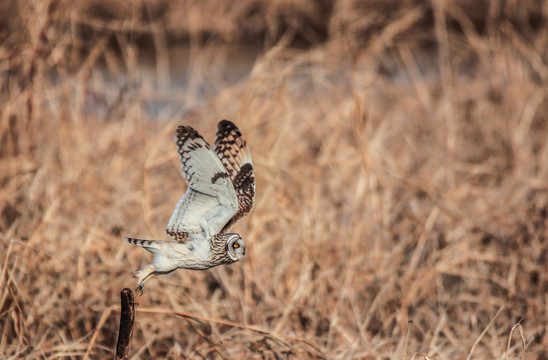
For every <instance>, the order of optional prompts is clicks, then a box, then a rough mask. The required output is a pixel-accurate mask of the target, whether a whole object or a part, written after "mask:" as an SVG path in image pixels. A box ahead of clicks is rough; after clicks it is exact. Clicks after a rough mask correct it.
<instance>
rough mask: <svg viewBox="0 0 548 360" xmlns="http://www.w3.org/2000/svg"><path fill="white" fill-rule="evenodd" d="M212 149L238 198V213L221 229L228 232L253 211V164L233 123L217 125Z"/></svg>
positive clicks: (224, 122)
mask: <svg viewBox="0 0 548 360" xmlns="http://www.w3.org/2000/svg"><path fill="white" fill-rule="evenodd" d="M213 149H214V150H215V153H216V154H217V156H218V157H219V159H220V160H221V162H222V164H223V166H224V168H225V169H226V171H227V172H228V174H229V176H230V180H231V181H232V183H233V185H234V189H235V190H236V194H237V196H238V211H237V212H236V213H235V214H234V216H233V217H232V218H231V219H230V221H229V222H228V223H227V224H226V225H225V226H224V227H223V229H222V232H228V231H229V230H230V228H231V227H232V226H233V225H234V224H236V222H238V220H240V219H241V218H242V217H244V216H245V215H247V214H249V213H250V212H251V210H253V205H254V203H255V175H254V174H253V162H252V161H251V153H250V152H249V149H248V148H247V142H246V141H245V139H244V138H243V136H242V133H241V132H240V130H238V128H237V127H236V125H234V123H233V122H231V121H228V120H222V121H220V122H219V124H218V125H217V133H216V134H215V146H214V148H213Z"/></svg>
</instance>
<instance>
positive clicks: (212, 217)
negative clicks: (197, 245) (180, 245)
mask: <svg viewBox="0 0 548 360" xmlns="http://www.w3.org/2000/svg"><path fill="white" fill-rule="evenodd" d="M175 143H176V144H177V152H178V153H179V158H180V159H181V167H182V170H183V177H184V178H185V180H186V182H187V183H188V189H187V191H186V193H185V194H184V195H183V196H182V197H181V199H180V200H179V202H178V203H177V205H176V206H175V210H174V211H173V214H172V215H171V218H170V219H169V222H168V225H167V227H166V232H167V233H168V234H169V235H171V236H173V237H174V238H175V239H176V240H177V241H180V242H182V241H186V240H187V239H192V238H204V237H203V236H197V235H199V234H202V233H203V232H205V233H206V234H209V235H214V234H217V233H219V232H220V231H221V230H222V229H223V228H224V226H225V225H226V223H227V222H228V221H229V220H230V219H232V218H233V217H234V214H236V212H237V211H238V197H237V195H236V191H235V189H234V185H233V184H232V181H231V179H230V174H229V173H228V172H227V170H226V169H225V167H224V166H223V164H222V163H221V161H220V159H219V158H218V157H217V155H216V154H215V153H214V152H213V151H212V150H211V147H210V146H209V144H208V143H207V142H206V141H205V140H204V138H203V137H202V136H200V134H198V132H197V131H196V130H194V129H193V128H191V127H190V126H179V127H178V128H177V131H176V133H175Z"/></svg>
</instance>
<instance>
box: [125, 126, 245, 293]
mask: <svg viewBox="0 0 548 360" xmlns="http://www.w3.org/2000/svg"><path fill="white" fill-rule="evenodd" d="M175 143H176V145H177V152H178V153H179V158H180V159H181V167H182V170H183V177H184V178H185V180H186V182H187V184H188V188H187V191H186V192H185V194H184V195H183V196H182V197H181V199H180V200H179V202H178V203H177V205H176V206H175V210H174V211H173V214H172V215H171V218H170V219H169V222H168V224H167V227H166V232H167V234H168V235H169V236H170V237H171V238H172V240H142V239H135V238H130V237H126V238H125V241H127V242H128V243H130V244H134V245H138V246H141V247H142V248H144V249H145V250H148V251H149V252H151V253H152V254H153V255H154V257H153V259H152V264H149V265H146V266H145V267H143V268H142V269H141V270H139V271H137V273H136V274H135V275H134V276H133V277H135V278H137V290H138V291H140V292H141V293H142V292H143V286H144V284H145V282H146V281H147V280H148V279H149V278H150V277H151V276H153V275H161V274H169V273H170V272H172V271H174V270H176V269H191V270H205V269H209V268H212V267H214V266H217V265H222V264H232V263H234V262H236V261H239V260H240V259H241V258H242V257H243V256H244V255H245V242H244V240H243V239H242V237H241V236H240V235H239V234H236V233H231V232H230V229H231V228H232V226H233V225H234V224H236V222H237V221H238V220H240V219H241V218H242V217H243V216H245V215H247V214H248V213H249V212H251V210H252V209H253V204H254V199H255V176H254V174H253V163H252V162H251V154H250V152H249V149H248V148H247V143H246V141H245V139H244V138H243V137H242V134H241V133H240V130H238V128H237V127H236V125H234V123H232V122H231V121H228V120H222V121H220V122H219V124H218V125H217V133H216V135H215V144H214V146H213V149H212V148H211V147H210V146H209V144H208V143H207V142H206V141H205V140H204V138H203V137H202V136H200V134H198V132H197V131H196V130H194V129H193V128H191V127H190V126H179V127H178V128H177V130H176V132H175Z"/></svg>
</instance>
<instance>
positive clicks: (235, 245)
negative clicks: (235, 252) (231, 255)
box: [232, 243, 240, 249]
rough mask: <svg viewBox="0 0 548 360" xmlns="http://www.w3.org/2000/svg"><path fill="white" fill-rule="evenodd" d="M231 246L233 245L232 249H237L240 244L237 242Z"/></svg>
mask: <svg viewBox="0 0 548 360" xmlns="http://www.w3.org/2000/svg"><path fill="white" fill-rule="evenodd" d="M232 247H233V248H234V249H237V248H239V247H240V244H238V243H235V244H234V245H232Z"/></svg>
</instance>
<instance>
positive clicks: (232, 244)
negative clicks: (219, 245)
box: [227, 234, 245, 261]
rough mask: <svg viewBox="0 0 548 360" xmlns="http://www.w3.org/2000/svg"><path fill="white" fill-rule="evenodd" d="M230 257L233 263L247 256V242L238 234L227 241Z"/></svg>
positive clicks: (232, 235) (231, 235)
mask: <svg viewBox="0 0 548 360" xmlns="http://www.w3.org/2000/svg"><path fill="white" fill-rule="evenodd" d="M227 250H228V256H230V258H231V259H232V260H233V261H238V260H240V259H241V258H243V257H244V255H245V242H244V240H243V239H242V237H241V236H240V235H238V234H230V236H229V238H228V241H227Z"/></svg>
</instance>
